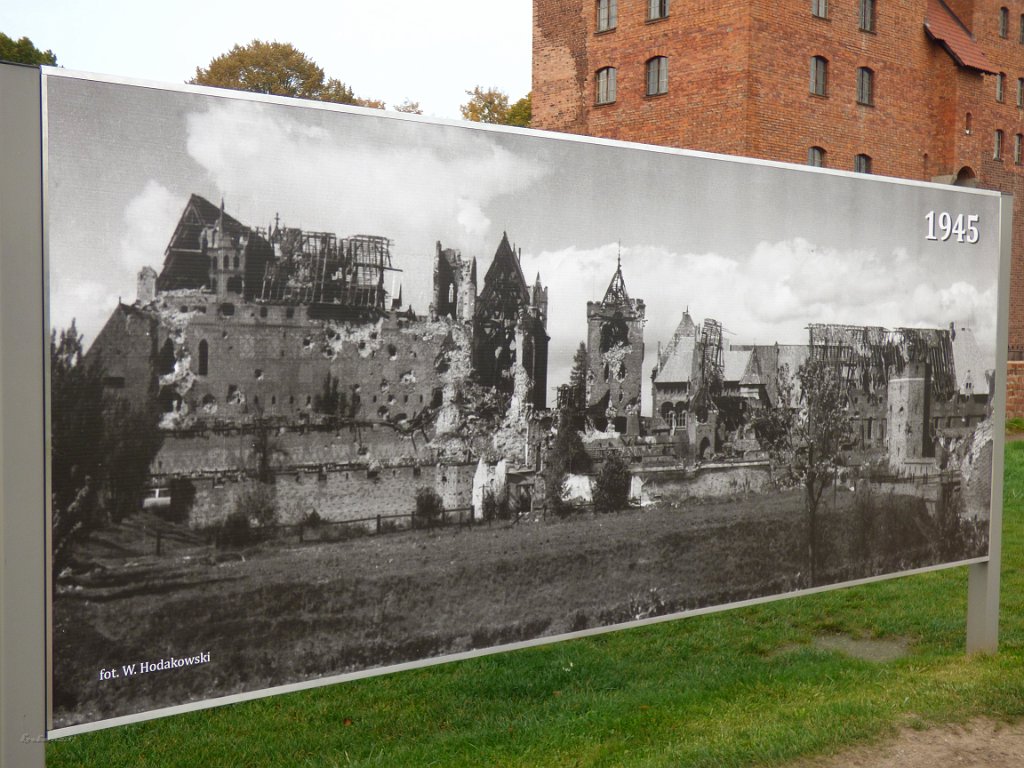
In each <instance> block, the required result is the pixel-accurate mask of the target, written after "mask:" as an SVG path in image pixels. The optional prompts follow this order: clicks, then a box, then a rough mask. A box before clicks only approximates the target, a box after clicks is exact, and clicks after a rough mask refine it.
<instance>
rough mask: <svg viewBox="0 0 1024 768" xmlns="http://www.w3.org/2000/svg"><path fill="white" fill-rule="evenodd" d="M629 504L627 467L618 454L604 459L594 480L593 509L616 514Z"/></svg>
mask: <svg viewBox="0 0 1024 768" xmlns="http://www.w3.org/2000/svg"><path fill="white" fill-rule="evenodd" d="M628 504H629V465H628V464H626V462H625V460H624V459H623V458H622V457H621V456H619V455H618V454H612V455H611V456H609V457H608V458H607V459H605V462H604V464H603V465H602V466H601V469H600V471H599V472H598V473H597V477H596V478H594V509H596V510H597V511H598V512H616V511H618V510H621V509H625V508H626V506H627V505H628Z"/></svg>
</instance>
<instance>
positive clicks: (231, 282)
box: [227, 275, 242, 293]
mask: <svg viewBox="0 0 1024 768" xmlns="http://www.w3.org/2000/svg"><path fill="white" fill-rule="evenodd" d="M227 289H228V290H229V291H230V292H231V293H241V292H242V278H240V277H238V276H237V275H236V276H235V277H229V278H228V284H227Z"/></svg>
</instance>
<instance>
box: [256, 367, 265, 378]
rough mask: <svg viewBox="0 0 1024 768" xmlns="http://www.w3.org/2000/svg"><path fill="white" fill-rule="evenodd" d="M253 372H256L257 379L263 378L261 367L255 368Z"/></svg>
mask: <svg viewBox="0 0 1024 768" xmlns="http://www.w3.org/2000/svg"><path fill="white" fill-rule="evenodd" d="M255 374H256V378H257V379H262V378H263V369H262V368H257V369H256V371H255Z"/></svg>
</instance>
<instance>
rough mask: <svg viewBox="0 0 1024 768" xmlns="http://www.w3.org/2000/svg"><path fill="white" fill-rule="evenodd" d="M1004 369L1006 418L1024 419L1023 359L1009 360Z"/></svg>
mask: <svg viewBox="0 0 1024 768" xmlns="http://www.w3.org/2000/svg"><path fill="white" fill-rule="evenodd" d="M1007 366H1008V367H1007V371H1006V418H1008V419H1024V361H1021V360H1011V361H1010V362H1009V363H1008V364H1007Z"/></svg>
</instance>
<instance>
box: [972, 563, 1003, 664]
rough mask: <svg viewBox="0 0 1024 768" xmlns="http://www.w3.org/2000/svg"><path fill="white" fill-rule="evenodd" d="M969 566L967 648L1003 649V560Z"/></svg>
mask: <svg viewBox="0 0 1024 768" xmlns="http://www.w3.org/2000/svg"><path fill="white" fill-rule="evenodd" d="M998 562H999V561H998V560H996V561H995V562H994V563H978V564H977V565H972V566H969V568H970V573H969V574H968V578H967V652H968V653H995V652H996V651H997V650H998V649H999V564H998Z"/></svg>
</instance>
